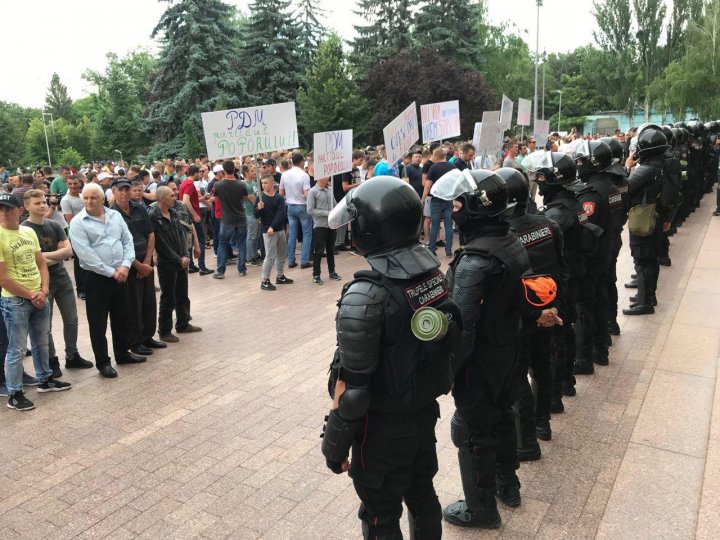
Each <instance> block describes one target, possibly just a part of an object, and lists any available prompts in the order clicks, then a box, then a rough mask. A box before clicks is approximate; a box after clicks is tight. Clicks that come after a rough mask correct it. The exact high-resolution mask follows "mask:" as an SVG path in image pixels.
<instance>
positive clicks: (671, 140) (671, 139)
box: [662, 126, 677, 147]
mask: <svg viewBox="0 0 720 540" xmlns="http://www.w3.org/2000/svg"><path fill="white" fill-rule="evenodd" d="M662 132H663V134H664V135H665V138H666V139H667V142H668V144H669V145H670V146H671V147H672V146H675V145H676V144H677V139H676V138H675V134H674V133H673V130H672V128H669V127H668V126H663V127H662Z"/></svg>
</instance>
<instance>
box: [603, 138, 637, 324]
mask: <svg viewBox="0 0 720 540" xmlns="http://www.w3.org/2000/svg"><path fill="white" fill-rule="evenodd" d="M600 141H602V142H604V143H605V144H607V145H608V146H609V147H610V151H611V152H612V158H613V161H612V164H611V165H610V167H608V168H607V169H606V171H605V172H606V173H607V174H608V176H609V177H610V180H611V181H612V183H613V185H614V186H615V187H616V188H617V190H618V192H619V193H620V197H621V198H622V208H623V211H622V216H618V217H620V229H619V231H617V234H616V235H615V238H614V243H613V249H612V252H611V253H610V265H609V266H608V273H607V280H606V281H605V283H606V290H607V296H608V311H607V321H608V323H607V324H608V333H609V334H610V335H612V336H619V335H620V325H619V324H618V322H617V314H618V291H617V260H618V256H619V255H620V250H621V249H622V230H623V226H624V225H625V222H626V221H627V210H628V201H629V197H630V191H629V184H628V181H627V176H628V175H627V170H626V169H625V165H624V163H625V152H624V149H623V146H622V144H620V141H618V140H617V139H616V138H615V137H602V138H601V139H600Z"/></svg>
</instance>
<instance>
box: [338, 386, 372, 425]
mask: <svg viewBox="0 0 720 540" xmlns="http://www.w3.org/2000/svg"><path fill="white" fill-rule="evenodd" d="M338 403H339V406H338V413H339V414H340V415H341V416H342V417H343V418H347V419H348V420H351V421H352V420H359V419H360V418H362V417H363V416H365V414H367V411H368V407H370V394H368V391H367V389H366V388H346V389H345V392H343V393H342V395H341V396H340V399H339V400H338Z"/></svg>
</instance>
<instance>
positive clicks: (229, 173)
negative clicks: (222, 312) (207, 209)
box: [213, 160, 248, 279]
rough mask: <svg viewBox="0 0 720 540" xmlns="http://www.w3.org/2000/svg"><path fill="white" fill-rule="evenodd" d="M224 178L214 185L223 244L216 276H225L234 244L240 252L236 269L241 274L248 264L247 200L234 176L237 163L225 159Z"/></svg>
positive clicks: (220, 277) (244, 272)
mask: <svg viewBox="0 0 720 540" xmlns="http://www.w3.org/2000/svg"><path fill="white" fill-rule="evenodd" d="M222 169H223V179H222V180H220V181H219V182H216V183H215V185H214V186H213V196H214V200H216V201H219V202H220V208H221V216H220V231H219V238H220V246H219V248H218V253H217V271H216V272H215V274H214V275H213V278H215V279H223V278H224V277H225V266H226V264H227V260H228V259H229V258H230V256H231V255H232V249H231V245H232V246H234V247H235V248H236V249H237V251H238V259H237V269H238V273H239V274H240V275H241V276H244V275H246V274H247V266H245V258H246V254H247V252H246V247H247V246H246V240H247V223H246V220H245V206H244V202H245V201H246V200H248V192H247V189H246V188H245V184H243V183H242V182H240V181H239V180H237V178H235V163H233V162H232V161H231V160H226V161H223V164H222Z"/></svg>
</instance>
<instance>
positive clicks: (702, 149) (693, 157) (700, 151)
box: [687, 120, 707, 214]
mask: <svg viewBox="0 0 720 540" xmlns="http://www.w3.org/2000/svg"><path fill="white" fill-rule="evenodd" d="M704 129H705V127H704V126H703V125H702V124H701V123H700V122H698V121H697V120H692V121H690V122H688V124H687V130H688V133H689V141H688V167H687V172H688V183H689V189H688V201H687V204H688V208H687V212H688V214H690V213H692V212H694V211H695V209H696V208H697V207H698V206H700V200H701V199H702V196H703V193H704V190H705V185H704V184H705V165H706V161H707V154H706V144H705V140H704V136H703V131H704Z"/></svg>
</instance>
